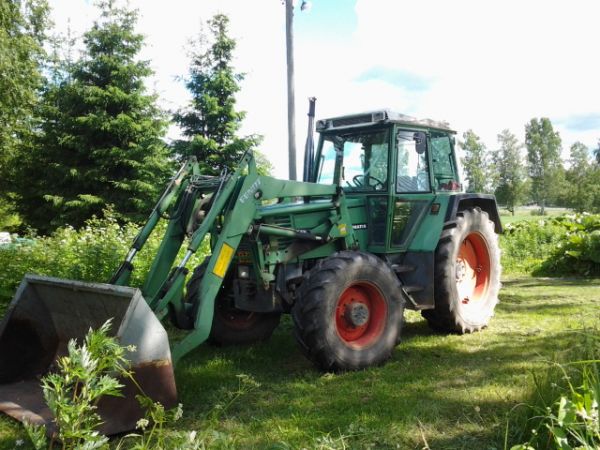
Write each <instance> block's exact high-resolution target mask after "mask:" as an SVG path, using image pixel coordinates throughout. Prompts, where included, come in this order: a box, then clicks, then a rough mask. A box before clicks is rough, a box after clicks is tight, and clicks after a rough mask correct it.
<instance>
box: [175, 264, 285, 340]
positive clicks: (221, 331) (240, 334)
mask: <svg viewBox="0 0 600 450" xmlns="http://www.w3.org/2000/svg"><path fill="white" fill-rule="evenodd" d="M207 267H208V259H205V260H204V262H202V264H200V265H199V266H198V267H196V268H195V269H194V273H193V274H192V277H191V278H190V281H189V282H188V284H187V292H186V301H187V302H189V303H192V304H196V303H197V301H198V300H197V299H198V295H199V290H200V281H201V280H202V278H203V277H204V274H205V273H206V268H207ZM229 284H230V283H228V280H227V279H225V280H224V281H223V285H222V286H221V291H220V292H219V294H218V295H217V298H216V299H215V310H214V316H213V321H212V327H211V329H210V335H209V337H208V342H210V343H212V344H216V345H240V344H250V343H253V342H259V341H265V340H267V339H269V338H270V337H271V335H272V334H273V331H274V330H275V328H277V325H279V320H280V318H281V313H257V312H252V311H243V310H241V309H238V308H236V307H235V306H233V299H232V298H231V295H230V292H231V287H230V286H228V285H229ZM195 309H196V308H194V310H195Z"/></svg>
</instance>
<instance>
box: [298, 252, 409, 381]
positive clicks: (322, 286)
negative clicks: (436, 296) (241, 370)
mask: <svg viewBox="0 0 600 450" xmlns="http://www.w3.org/2000/svg"><path fill="white" fill-rule="evenodd" d="M401 292H402V289H401V286H400V282H399V280H398V278H397V277H396V275H395V274H394V272H393V271H392V270H391V269H390V267H389V266H388V265H387V264H385V263H384V262H383V261H382V260H380V259H379V258H377V257H376V256H374V255H371V254H367V253H362V252H354V251H342V252H338V253H335V254H333V255H331V256H329V257H328V258H325V259H323V260H321V261H319V262H318V263H317V265H316V266H315V267H314V268H313V269H312V270H311V271H310V272H309V273H308V275H307V277H306V278H305V280H304V281H303V283H302V285H301V287H300V296H299V299H298V300H297V301H296V303H295V305H294V307H293V309H292V318H293V320H294V331H295V333H294V334H295V337H296V340H297V341H298V343H299V344H300V347H301V348H302V350H303V351H304V353H305V355H306V356H307V357H308V358H309V359H310V360H311V361H313V362H314V363H315V364H316V365H317V366H318V367H319V368H321V369H322V370H325V371H339V370H358V369H363V368H366V367H369V366H373V365H377V364H380V363H382V362H383V361H385V360H387V359H388V358H389V357H390V356H391V353H392V350H393V349H394V347H395V346H396V342H397V337H398V335H399V333H400V327H401V324H402V314H403V311H404V298H403V297H402V294H401Z"/></svg>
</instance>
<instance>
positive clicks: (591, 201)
mask: <svg viewBox="0 0 600 450" xmlns="http://www.w3.org/2000/svg"><path fill="white" fill-rule="evenodd" d="M462 137H463V139H462V141H460V142H459V145H460V146H461V147H462V149H463V151H464V157H463V158H462V165H463V170H464V176H465V180H466V190H467V192H486V193H493V194H495V195H496V200H497V201H498V203H499V204H500V205H502V206H505V207H506V208H507V209H508V210H509V211H511V212H512V213H513V214H514V211H515V208H516V207H518V206H520V205H523V204H536V205H538V206H539V209H540V213H541V214H542V215H543V214H545V209H546V207H547V206H549V205H553V206H561V207H566V208H572V209H573V210H575V211H577V212H600V140H599V141H598V147H597V148H596V149H593V150H592V151H590V149H589V148H588V147H587V146H586V145H584V144H582V143H581V142H575V143H574V144H573V145H571V147H570V148H569V156H568V158H566V160H565V159H563V157H562V140H561V138H560V134H559V133H558V131H555V130H554V127H553V126H552V122H551V121H550V119H548V118H546V117H542V118H533V119H531V120H530V121H529V122H528V123H527V124H526V125H525V138H524V142H519V139H518V138H517V136H515V135H514V134H513V133H511V132H510V131H509V130H503V131H502V132H501V133H500V134H498V145H497V147H496V148H494V149H488V148H487V147H486V145H485V144H484V143H483V142H482V141H481V139H480V137H479V136H477V134H475V132H473V130H468V131H466V132H465V133H463V136H462Z"/></svg>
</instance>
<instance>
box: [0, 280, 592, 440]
mask: <svg viewBox="0 0 600 450" xmlns="http://www.w3.org/2000/svg"><path fill="white" fill-rule="evenodd" d="M503 284H504V287H503V289H502V291H501V297H500V298H501V303H500V304H499V305H498V307H497V313H496V316H495V317H494V319H492V323H491V325H490V327H489V328H488V329H486V330H485V331H483V332H481V333H475V334H472V335H465V336H458V335H441V334H436V333H434V332H432V331H430V330H429V328H428V327H427V325H426V323H425V322H424V321H423V320H422V319H421V317H420V315H419V314H417V313H414V312H409V313H407V314H406V324H405V327H404V332H403V341H402V343H401V344H400V345H399V346H398V347H397V349H396V352H395V354H394V356H393V358H392V360H391V361H389V362H388V364H386V365H385V366H383V367H377V368H372V369H370V370H366V371H363V372H355V373H345V374H337V375H335V374H322V373H319V372H317V371H316V370H315V369H314V368H313V367H312V366H311V364H310V363H309V362H308V361H307V360H305V359H304V358H303V356H302V355H301V354H300V351H299V350H298V348H297V347H296V345H295V342H294V340H293V337H292V335H291V324H290V322H289V321H288V320H284V321H283V323H282V326H281V327H280V328H279V329H278V330H277V331H276V333H275V335H274V336H273V338H272V339H271V340H270V341H269V342H267V343H264V344H261V345H257V346H253V347H244V348H213V347H209V346H204V347H203V348H201V349H199V350H198V351H196V352H195V353H194V354H193V355H191V356H190V357H189V358H187V359H185V360H184V361H183V362H182V364H181V366H180V367H179V368H178V372H177V384H178V389H179V394H180V400H181V401H182V403H183V404H184V411H185V414H184V417H183V419H182V421H180V422H178V423H177V428H178V429H183V430H194V429H196V430H203V429H206V428H207V427H212V428H214V429H215V430H216V431H217V432H220V433H223V435H222V438H221V439H217V441H214V445H215V446H217V444H218V443H219V442H222V443H223V445H227V446H228V447H229V448H257V449H263V448H280V449H281V448H408V449H420V448H424V447H427V446H428V447H429V448H431V449H501V448H503V447H504V433H505V428H506V419H507V414H508V413H509V411H510V410H511V409H512V408H513V407H515V405H518V404H520V403H523V402H529V401H530V400H531V398H532V396H533V395H534V387H533V379H532V371H543V370H544V367H545V366H546V363H547V361H549V360H552V359H553V358H555V357H556V356H557V355H558V356H560V355H563V356H564V354H565V353H568V352H569V349H570V346H571V345H572V342H573V339H574V331H575V330H580V329H582V328H583V327H585V326H588V327H590V326H597V325H598V321H599V319H598V318H599V317H600V280H591V281H590V280H559V279H541V278H529V277H527V278H514V279H506V280H504V283H503ZM238 374H246V375H249V376H250V377H252V378H253V379H254V380H256V381H257V382H259V383H260V384H261V386H260V387H259V388H256V389H253V390H251V391H250V392H248V393H246V394H244V395H243V396H241V397H240V398H238V399H237V400H236V401H235V402H234V403H232V404H231V406H229V407H228V408H226V409H225V410H224V411H221V412H219V411H220V410H219V405H221V406H222V405H224V404H225V403H226V402H227V400H228V399H229V398H230V397H231V393H232V392H234V391H235V390H236V389H237V387H238V383H239V379H238V377H237V375H238ZM209 417H212V420H210V419H208V418H209ZM215 417H217V419H215ZM509 436H512V431H509ZM17 439H24V435H23V432H22V430H21V428H20V426H19V425H17V424H16V423H14V422H13V421H11V420H9V419H8V418H6V417H2V418H0V449H12V448H14V447H15V441H16V440H17ZM344 445H345V447H344ZM21 448H27V445H24V446H23V447H21Z"/></svg>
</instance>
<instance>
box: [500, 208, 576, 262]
mask: <svg viewBox="0 0 600 450" xmlns="http://www.w3.org/2000/svg"><path fill="white" fill-rule="evenodd" d="M564 233H565V230H564V229H563V227H562V226H560V225H558V224H556V223H555V221H554V220H553V219H545V220H538V221H529V220H524V221H520V222H516V223H509V224H507V225H506V226H505V227H504V234H503V235H502V236H501V237H500V246H501V249H502V268H503V270H504V272H505V273H531V272H532V271H533V270H535V269H537V268H539V266H540V265H541V264H542V263H543V261H544V260H545V259H546V258H548V256H549V255H550V254H551V252H552V251H553V249H555V248H556V246H557V245H558V243H559V242H560V240H561V238H562V235H563V234H564Z"/></svg>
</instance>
